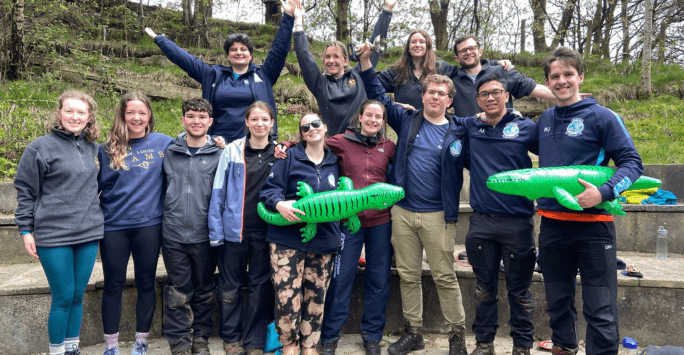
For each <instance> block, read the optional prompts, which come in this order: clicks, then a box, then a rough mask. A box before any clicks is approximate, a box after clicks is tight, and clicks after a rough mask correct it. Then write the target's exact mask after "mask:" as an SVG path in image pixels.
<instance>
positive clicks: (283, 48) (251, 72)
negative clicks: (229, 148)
mask: <svg viewBox="0 0 684 355" xmlns="http://www.w3.org/2000/svg"><path fill="white" fill-rule="evenodd" d="M293 25H294V17H292V16H290V15H288V14H283V19H282V20H281V21H280V28H278V32H277V33H276V35H275V39H274V40H273V44H272V45H271V50H270V51H269V52H268V55H267V56H266V59H265V60H264V63H263V64H261V65H256V64H250V65H249V69H248V70H247V72H246V73H244V74H242V75H240V76H239V77H238V78H235V76H234V75H233V68H232V67H224V66H222V65H220V64H215V65H209V64H206V63H205V62H203V61H202V60H201V59H198V58H196V57H194V56H193V55H192V54H190V53H188V52H186V51H185V50H183V49H182V48H181V47H178V46H177V45H176V44H175V43H173V42H172V41H171V40H169V39H168V38H166V37H165V36H163V35H158V36H157V37H155V38H154V43H156V44H157V45H158V46H159V48H161V50H162V51H163V52H164V54H165V55H166V57H167V58H168V59H169V60H170V61H171V62H173V63H174V64H176V65H178V66H179V67H180V68H181V69H183V70H184V71H185V72H187V73H188V75H189V76H190V77H191V78H193V79H195V80H196V81H198V82H199V83H200V84H202V98H204V99H207V100H209V102H210V103H211V105H212V107H213V109H214V112H213V116H214V124H213V125H212V126H211V128H210V129H209V134H210V135H212V136H223V138H224V139H225V140H226V142H232V141H234V140H236V139H238V138H242V137H244V136H245V131H244V129H245V111H247V107H249V105H251V104H252V102H254V101H257V100H259V101H265V102H267V103H268V104H269V105H271V108H273V111H274V112H277V110H276V104H275V98H274V96H273V85H275V83H276V81H278V78H279V77H280V72H281V71H282V70H283V67H284V66H285V59H286V58H287V52H288V51H289V49H290V39H291V37H292V26H293ZM217 94H218V97H219V99H217V98H216V97H217ZM227 97H232V98H231V99H226V98H227ZM277 122H278V120H277V117H276V123H275V124H274V125H273V131H274V132H275V134H274V139H276V140H277V139H278V124H277Z"/></svg>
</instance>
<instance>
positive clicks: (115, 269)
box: [100, 224, 161, 334]
mask: <svg viewBox="0 0 684 355" xmlns="http://www.w3.org/2000/svg"><path fill="white" fill-rule="evenodd" d="M100 245H101V247H100V255H101V257H102V270H103V271H104V292H103V293H102V325H103V326H104V333H105V334H116V333H118V332H119V322H120V321H121V296H122V294H123V289H124V286H125V285H126V267H127V266H128V258H129V256H130V255H131V252H132V253H133V264H134V267H135V286H136V288H137V289H138V300H137V303H136V307H135V317H136V326H135V331H136V332H139V333H147V332H149V331H150V327H151V325H152V315H154V306H155V304H156V301H157V295H156V293H155V286H156V282H155V276H156V272H157V261H158V260H159V249H160V247H161V224H156V225H154V226H149V227H140V228H131V229H122V230H117V231H111V232H105V234H104V239H102V242H101V244H100Z"/></svg>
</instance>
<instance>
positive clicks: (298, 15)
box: [294, 3, 323, 95]
mask: <svg viewBox="0 0 684 355" xmlns="http://www.w3.org/2000/svg"><path fill="white" fill-rule="evenodd" d="M294 17H295V33H294V47H295V53H297V62H298V63H299V67H300V69H301V70H302V76H303V77H304V83H305V84H306V87H307V88H309V91H311V92H312V93H313V94H314V95H316V83H317V82H318V80H320V79H321V78H322V77H323V74H321V70H320V69H319V68H318V64H317V63H316V61H315V60H314V57H313V55H312V54H311V53H309V40H308V39H307V38H306V33H305V32H304V9H303V8H302V6H301V3H300V4H299V6H297V7H296V8H295V12H294Z"/></svg>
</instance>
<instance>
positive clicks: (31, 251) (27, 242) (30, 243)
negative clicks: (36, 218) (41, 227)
mask: <svg viewBox="0 0 684 355" xmlns="http://www.w3.org/2000/svg"><path fill="white" fill-rule="evenodd" d="M23 237H24V248H26V251H27V252H28V255H29V256H30V257H32V258H34V259H36V260H40V257H38V251H37V250H36V240H35V239H33V234H31V233H29V234H24V235H23Z"/></svg>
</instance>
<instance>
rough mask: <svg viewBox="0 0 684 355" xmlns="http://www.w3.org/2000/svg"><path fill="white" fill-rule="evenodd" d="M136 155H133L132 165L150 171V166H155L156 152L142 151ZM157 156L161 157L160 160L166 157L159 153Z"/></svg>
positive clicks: (150, 150)
mask: <svg viewBox="0 0 684 355" xmlns="http://www.w3.org/2000/svg"><path fill="white" fill-rule="evenodd" d="M135 153H136V155H133V154H131V163H133V164H131V165H133V166H135V167H137V168H143V169H148V168H149V167H150V165H152V164H154V162H155V160H154V151H153V150H152V149H146V150H140V151H136V152H135ZM129 154H130V153H129ZM157 155H159V157H160V158H163V157H164V153H163V152H157ZM141 160H142V162H141Z"/></svg>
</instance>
